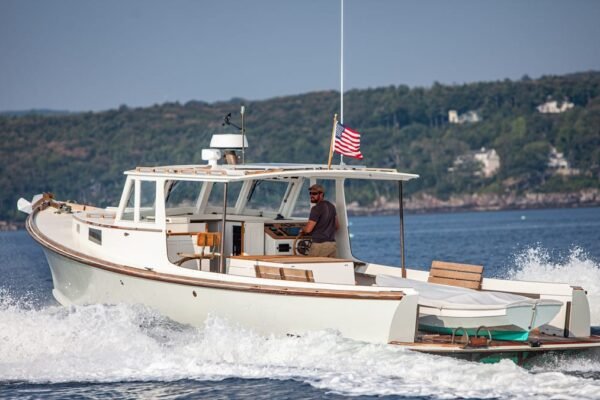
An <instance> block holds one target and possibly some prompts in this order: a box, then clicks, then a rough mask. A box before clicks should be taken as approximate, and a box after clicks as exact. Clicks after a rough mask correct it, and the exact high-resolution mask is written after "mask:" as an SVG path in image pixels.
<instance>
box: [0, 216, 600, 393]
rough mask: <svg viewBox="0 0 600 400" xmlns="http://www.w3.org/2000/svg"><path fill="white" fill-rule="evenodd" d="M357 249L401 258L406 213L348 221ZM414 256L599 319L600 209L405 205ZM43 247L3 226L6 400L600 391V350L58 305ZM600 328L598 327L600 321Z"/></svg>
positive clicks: (1, 337)
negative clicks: (493, 345) (498, 348)
mask: <svg viewBox="0 0 600 400" xmlns="http://www.w3.org/2000/svg"><path fill="white" fill-rule="evenodd" d="M351 222H352V225H351V227H350V228H351V231H352V233H353V239H352V247H353V252H354V255H355V256H356V257H358V258H361V259H366V260H370V261H374V262H380V263H386V264H391V265H399V263H400V257H399V240H398V236H399V235H398V227H399V222H398V216H385V217H356V218H352V219H351ZM405 228H406V236H405V239H406V240H405V242H406V264H407V265H408V266H410V267H414V268H421V269H427V268H428V266H429V265H430V264H431V261H432V260H447V261H458V262H466V263H477V264H481V265H484V267H485V273H484V274H485V276H488V277H502V278H509V279H528V280H539V281H567V282H570V283H572V284H575V285H579V286H582V287H584V288H585V289H586V290H587V291H588V296H589V301H590V307H591V317H592V323H593V325H595V326H600V208H589V209H574V210H540V211H510V212H481V213H456V214H430V215H407V216H406V221H405ZM51 290H52V279H51V276H50V273H49V270H48V267H47V265H46V261H45V259H44V257H43V253H42V251H41V250H40V248H39V246H38V245H37V244H36V243H34V242H33V241H32V240H31V239H30V238H29V237H28V235H27V234H26V233H25V232H12V233H2V234H0V397H2V398H11V397H19V398H97V397H109V398H253V399H254V398H287V399H303V398H328V399H338V398H346V397H349V396H353V397H355V398H373V397H377V398H381V397H383V398H402V399H404V398H419V399H454V398H474V399H475V398H476V399H488V398H494V399H497V398H501V399H531V398H538V399H547V398H557V399H569V398H572V399H592V398H596V399H599V398H600V353H599V352H597V351H590V352H587V353H583V354H580V355H579V356H576V357H558V356H544V357H542V358H540V359H538V360H536V361H535V362H534V363H533V364H532V365H530V366H528V367H527V368H522V367H519V366H517V365H515V364H514V363H512V362H510V361H502V362H500V363H498V364H491V365H488V364H479V363H473V362H467V361H460V360H455V359H452V358H446V357H439V356H433V355H426V354H419V353H415V352H410V351H407V350H404V349H402V348H399V347H396V346H390V345H375V344H365V343H361V342H357V341H353V340H349V339H345V338H343V337H341V336H340V335H339V334H338V333H337V332H335V331H316V332H311V333H309V334H307V335H304V336H302V337H287V336H282V335H270V336H269V335H267V336H265V335H260V334H257V333H256V332H253V331H252V330H249V329H246V328H244V327H242V326H239V325H237V324H235V323H234V322H232V321H227V320H223V319H219V318H216V317H215V318H210V319H209V320H207V321H206V323H205V326H204V327H203V328H202V329H196V328H192V327H190V326H187V325H181V324H178V323H175V322H173V321H171V320H169V319H167V318H165V317H163V316H161V315H159V314H157V313H156V312H155V311H154V310H152V309H149V308H146V307H143V306H125V305H90V306H77V307H69V308H65V307H61V306H59V305H58V304H57V303H56V302H55V301H54V299H53V298H52V295H51ZM594 330H595V332H597V333H600V328H594Z"/></svg>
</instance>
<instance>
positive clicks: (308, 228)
mask: <svg viewBox="0 0 600 400" xmlns="http://www.w3.org/2000/svg"><path fill="white" fill-rule="evenodd" d="M315 225H317V223H316V222H315V221H313V220H311V219H309V220H308V222H307V223H306V225H305V226H304V228H302V230H301V231H300V236H302V234H305V233H311V232H312V231H313V229H315Z"/></svg>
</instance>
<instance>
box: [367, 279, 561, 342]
mask: <svg viewBox="0 0 600 400" xmlns="http://www.w3.org/2000/svg"><path fill="white" fill-rule="evenodd" d="M377 285H378V286H384V287H401V288H407V287H410V288H412V289H415V290H417V291H418V292H419V329H421V330H423V331H428V332H439V333H446V334H452V333H454V334H457V335H461V336H462V335H463V334H464V332H465V331H466V332H467V334H469V335H477V334H478V331H480V333H481V334H489V335H490V336H491V337H492V338H494V339H500V340H527V339H528V337H529V332H531V331H532V330H533V329H536V328H538V327H540V326H542V325H544V324H547V323H548V322H550V321H552V319H553V318H554V316H555V315H556V314H557V313H558V312H559V311H560V308H561V307H562V302H560V301H558V300H551V299H531V298H529V297H525V296H521V295H516V294H512V293H503V292H489V291H477V290H473V289H469V288H463V287H456V286H448V285H440V284H436V283H427V282H421V281H417V280H413V279H404V278H398V277H395V276H390V275H378V276H377Z"/></svg>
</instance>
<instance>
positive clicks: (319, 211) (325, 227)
mask: <svg viewBox="0 0 600 400" xmlns="http://www.w3.org/2000/svg"><path fill="white" fill-rule="evenodd" d="M308 192H309V194H310V202H311V203H313V204H314V207H312V208H311V210H310V216H309V217H308V223H307V224H306V226H305V227H304V228H303V229H302V231H301V232H300V235H303V234H306V233H310V234H311V236H312V245H311V247H310V250H309V252H308V255H309V256H312V257H335V256H336V250H337V249H336V245H335V231H337V230H338V228H339V227H340V224H339V222H338V218H337V213H336V211H335V206H334V205H333V204H331V203H330V202H329V201H327V200H325V189H323V186H321V185H317V184H315V185H312V186H311V187H310V188H308Z"/></svg>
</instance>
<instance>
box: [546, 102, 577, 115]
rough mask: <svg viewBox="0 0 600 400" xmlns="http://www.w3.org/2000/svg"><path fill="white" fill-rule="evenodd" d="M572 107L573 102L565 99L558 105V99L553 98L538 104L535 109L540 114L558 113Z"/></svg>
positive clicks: (573, 105)
mask: <svg viewBox="0 0 600 400" xmlns="http://www.w3.org/2000/svg"><path fill="white" fill-rule="evenodd" d="M573 107H575V104H573V103H570V102H569V101H567V100H565V101H563V102H562V103H561V104H560V105H559V104H558V101H556V100H553V101H547V102H545V103H544V104H540V105H539V106H537V110H538V111H539V112H540V113H542V114H560V113H563V112H565V111H567V110H570V109H571V108H573Z"/></svg>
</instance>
